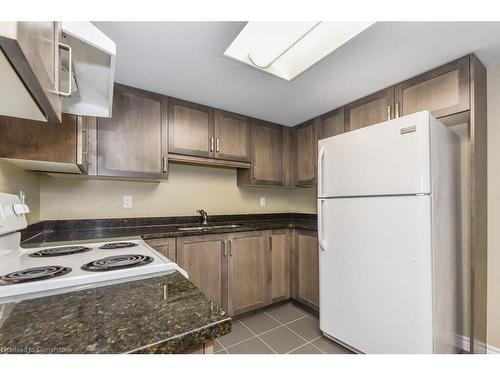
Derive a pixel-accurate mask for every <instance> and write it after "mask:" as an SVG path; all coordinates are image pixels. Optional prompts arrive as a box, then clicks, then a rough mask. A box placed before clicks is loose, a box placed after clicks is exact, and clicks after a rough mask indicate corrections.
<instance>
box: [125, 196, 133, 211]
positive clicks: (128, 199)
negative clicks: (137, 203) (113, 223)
mask: <svg viewBox="0 0 500 375" xmlns="http://www.w3.org/2000/svg"><path fill="white" fill-rule="evenodd" d="M123 208H132V196H131V195H124V196H123Z"/></svg>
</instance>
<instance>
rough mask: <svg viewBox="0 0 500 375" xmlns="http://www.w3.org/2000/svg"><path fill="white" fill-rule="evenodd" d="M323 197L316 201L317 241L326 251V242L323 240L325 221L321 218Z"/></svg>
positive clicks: (321, 248)
mask: <svg viewBox="0 0 500 375" xmlns="http://www.w3.org/2000/svg"><path fill="white" fill-rule="evenodd" d="M324 202H325V200H324V199H320V200H319V201H318V242H319V248H320V250H322V251H326V242H325V241H324V235H323V229H324V224H325V221H324V219H323V203H324Z"/></svg>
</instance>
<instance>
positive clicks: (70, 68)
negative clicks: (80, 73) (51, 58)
mask: <svg viewBox="0 0 500 375" xmlns="http://www.w3.org/2000/svg"><path fill="white" fill-rule="evenodd" d="M57 44H58V46H59V48H62V49H65V50H67V51H68V91H66V92H65V91H61V90H59V87H57V88H56V94H58V95H59V96H64V97H65V98H68V97H70V96H71V83H72V82H71V79H72V78H73V51H72V50H71V47H70V46H69V45H67V44H64V43H60V42H59V43H57Z"/></svg>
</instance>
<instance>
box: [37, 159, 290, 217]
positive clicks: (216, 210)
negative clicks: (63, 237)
mask: <svg viewBox="0 0 500 375" xmlns="http://www.w3.org/2000/svg"><path fill="white" fill-rule="evenodd" d="M291 191H292V190H290V189H284V188H258V187H245V188H240V187H238V186H237V185H236V170H234V169H223V168H210V167H202V166H189V165H180V164H170V176H169V179H168V180H167V181H164V182H161V183H154V182H130V181H110V180H95V179H82V178H74V177H66V178H64V177H57V178H55V177H51V176H45V175H44V176H41V218H42V220H49V219H77V218H112V217H144V216H177V215H196V212H195V210H196V209H197V208H203V209H205V210H207V211H208V213H209V214H212V215H214V214H237V213H269V212H291V203H290V201H291ZM123 195H131V196H132V197H133V198H132V199H133V208H131V209H124V208H122V197H123ZM260 197H265V198H266V207H260V204H259V200H260Z"/></svg>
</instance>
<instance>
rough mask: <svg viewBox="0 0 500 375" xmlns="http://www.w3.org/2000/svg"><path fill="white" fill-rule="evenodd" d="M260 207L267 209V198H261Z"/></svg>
mask: <svg viewBox="0 0 500 375" xmlns="http://www.w3.org/2000/svg"><path fill="white" fill-rule="evenodd" d="M260 206H261V207H266V197H260Z"/></svg>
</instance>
